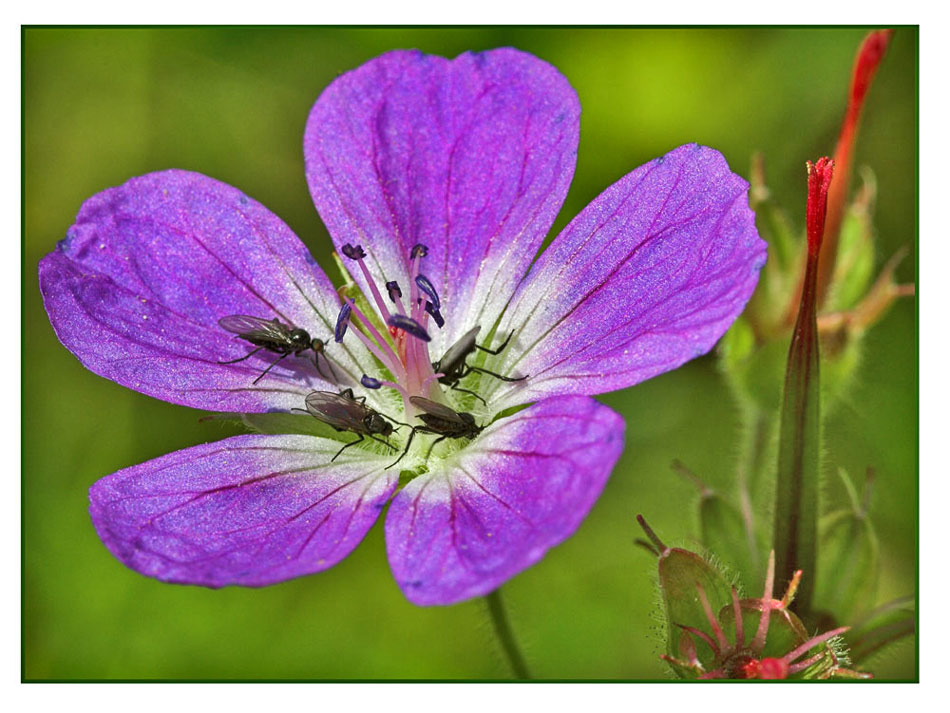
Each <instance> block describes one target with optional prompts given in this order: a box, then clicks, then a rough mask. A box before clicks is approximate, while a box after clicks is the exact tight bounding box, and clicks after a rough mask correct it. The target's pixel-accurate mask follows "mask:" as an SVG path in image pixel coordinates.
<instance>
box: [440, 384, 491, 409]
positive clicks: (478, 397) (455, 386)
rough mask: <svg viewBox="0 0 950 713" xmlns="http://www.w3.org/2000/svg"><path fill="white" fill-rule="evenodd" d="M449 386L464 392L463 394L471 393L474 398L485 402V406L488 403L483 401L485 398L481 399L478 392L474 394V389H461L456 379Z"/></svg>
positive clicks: (453, 389)
mask: <svg viewBox="0 0 950 713" xmlns="http://www.w3.org/2000/svg"><path fill="white" fill-rule="evenodd" d="M449 388H451V389H452V391H461V392H462V393H464V394H471V395H472V396H474V397H475V398H476V399H478V400H479V401H481V402H482V403H483V404H485V405H486V406H487V405H488V402H487V401H485V399H483V398H482V397H481V396H479V395H478V394H476V393H475V392H474V391H469V390H468V389H463V388H462V387H461V386H459V384H458V382H457V381H456V382H453V384H452V386H451V387H449Z"/></svg>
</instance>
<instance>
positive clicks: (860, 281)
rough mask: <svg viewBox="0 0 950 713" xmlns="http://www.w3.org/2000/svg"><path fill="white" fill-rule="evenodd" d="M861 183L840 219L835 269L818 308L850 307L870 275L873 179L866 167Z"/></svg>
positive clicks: (828, 309)
mask: <svg viewBox="0 0 950 713" xmlns="http://www.w3.org/2000/svg"><path fill="white" fill-rule="evenodd" d="M861 177H862V179H863V185H862V186H861V188H860V189H859V190H858V193H857V196H856V197H855V199H854V201H853V202H852V203H851V204H850V205H849V206H848V207H847V210H846V211H845V215H844V218H843V219H842V222H841V232H840V234H839V238H838V253H837V258H836V260H835V270H834V274H833V275H832V277H831V283H830V285H829V293H828V297H827V298H826V299H825V303H824V305H823V306H822V311H824V312H831V311H847V310H850V309H852V308H853V307H854V306H855V305H856V304H857V303H858V302H859V301H860V300H861V298H862V297H864V295H865V294H867V291H868V288H869V287H870V286H871V281H872V279H873V278H874V258H875V251H874V228H873V225H872V222H871V214H872V212H873V206H874V198H875V194H876V193H877V181H876V179H875V177H874V174H873V173H872V172H871V170H870V169H864V170H862V171H861Z"/></svg>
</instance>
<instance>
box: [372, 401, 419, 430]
mask: <svg viewBox="0 0 950 713" xmlns="http://www.w3.org/2000/svg"><path fill="white" fill-rule="evenodd" d="M363 399H364V400H365V399H366V397H365V396H364V397H363ZM379 415H380V416H382V417H383V418H385V419H386V420H387V421H392V422H393V423H398V424H399V425H400V426H409V428H412V425H411V424H408V423H403V422H402V421H397V420H396V419H394V418H393V417H392V416H387V415H386V414H384V413H381V414H379Z"/></svg>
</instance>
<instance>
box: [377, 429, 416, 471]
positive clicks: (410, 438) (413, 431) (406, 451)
mask: <svg viewBox="0 0 950 713" xmlns="http://www.w3.org/2000/svg"><path fill="white" fill-rule="evenodd" d="M415 435H416V429H415V428H413V429H412V430H411V431H410V432H409V439H408V440H407V441H406V447H405V448H404V449H403V451H402V453H400V454H399V457H398V458H397V459H396V460H394V461H393V462H392V463H390V464H389V465H387V466H386V467H385V468H384V470H389V469H390V468H392V467H393V466H394V465H396V463H398V462H399V461H401V460H402V457H403V456H404V455H406V453H408V452H409V446H411V445H412V439H413V438H415Z"/></svg>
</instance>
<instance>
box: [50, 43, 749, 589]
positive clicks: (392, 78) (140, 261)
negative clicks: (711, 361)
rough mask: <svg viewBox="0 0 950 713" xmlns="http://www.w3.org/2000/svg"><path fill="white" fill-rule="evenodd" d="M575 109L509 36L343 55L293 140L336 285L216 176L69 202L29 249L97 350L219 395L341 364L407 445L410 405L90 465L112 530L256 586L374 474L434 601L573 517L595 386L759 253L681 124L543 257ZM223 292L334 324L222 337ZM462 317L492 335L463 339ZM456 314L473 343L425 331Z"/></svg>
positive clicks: (176, 572)
mask: <svg viewBox="0 0 950 713" xmlns="http://www.w3.org/2000/svg"><path fill="white" fill-rule="evenodd" d="M579 114H580V107H579V105H578V101H577V97H576V95H575V93H574V91H573V90H572V89H571V87H570V85H569V84H568V82H567V80H566V79H565V78H564V77H563V76H561V75H560V74H559V73H558V72H557V70H555V69H554V68H553V67H551V66H550V65H548V64H546V63H545V62H542V61H540V60H538V59H537V58H535V57H533V56H531V55H528V54H525V53H522V52H519V51H516V50H513V49H497V50H492V51H489V52H484V53H481V54H464V55H461V56H460V57H458V58H456V59H455V60H446V59H443V58H441V57H433V56H428V55H424V54H421V53H419V52H406V51H397V52H390V53H388V54H385V55H383V56H381V57H378V58H376V59H374V60H372V61H370V62H368V63H367V64H365V65H363V66H362V67H360V68H358V69H356V70H354V71H352V72H349V73H347V74H345V75H343V76H341V77H340V78H338V79H337V80H336V81H334V82H333V84H331V85H330V86H329V87H328V88H327V89H326V90H325V91H324V92H323V94H322V95H321V96H320V98H319V99H318V100H317V102H316V104H315V105H314V107H313V109H312V111H311V113H310V117H309V120H308V122H307V128H306V134H305V136H304V155H305V159H306V174H307V181H308V183H309V186H310V191H311V194H312V195H313V199H314V203H315V204H316V207H317V210H318V211H319V213H320V215H321V217H322V218H323V220H324V222H325V223H326V225H327V227H328V229H329V231H330V234H331V236H332V237H333V240H334V243H335V245H336V246H337V249H338V250H339V251H340V252H341V253H342V254H343V255H344V256H345V257H344V258H343V260H344V264H345V265H346V266H347V268H348V269H349V270H350V272H351V274H352V276H353V282H355V284H356V286H358V288H359V289H358V290H357V289H356V288H351V289H349V290H346V291H344V293H343V294H345V301H343V302H341V299H340V297H339V296H338V293H337V291H336V290H335V289H334V287H333V286H332V285H331V283H330V281H329V280H328V279H327V277H326V276H325V275H324V273H323V272H322V271H321V269H320V268H319V267H318V266H317V265H316V264H315V263H314V262H313V259H312V258H311V257H310V255H309V254H308V253H307V251H306V249H305V248H304V246H303V245H302V244H301V242H300V241H299V240H298V239H297V238H296V236H294V234H293V233H292V232H291V231H290V229H289V228H288V227H287V226H286V225H285V224H284V223H282V222H281V221H280V220H279V219H278V218H277V217H276V216H274V215H273V214H272V213H270V212H269V211H268V210H267V209H265V208H264V207H263V206H261V205H260V204H258V203H256V202H255V201H254V200H252V199H250V198H248V197H247V196H245V195H243V194H242V193H241V192H240V191H238V190H237V189H235V188H231V187H229V186H226V185H224V184H221V183H218V182H217V181H214V180H212V179H210V178H207V177H205V176H202V175H199V174H195V173H189V172H185V171H165V172H161V173H153V174H149V175H146V176H142V177H139V178H133V179H132V180H130V181H129V182H128V183H126V184H125V185H123V186H120V187H118V188H113V189H110V190H107V191H104V192H102V193H100V194H98V195H96V196H94V197H92V198H91V199H89V200H88V201H87V202H86V203H85V204H84V205H83V206H82V209H81V210H80V212H79V216H78V218H77V220H76V223H75V225H73V227H72V228H70V230H69V232H68V234H67V236H66V239H65V240H63V241H62V242H61V243H60V244H59V246H58V247H57V249H56V250H55V251H54V252H52V253H50V254H49V255H47V256H46V257H45V258H44V259H43V260H42V261H41V263H40V269H39V271H40V284H41V288H42V292H43V297H44V300H45V304H46V309H47V312H48V313H49V316H50V321H51V322H52V324H53V327H54V329H55V330H56V333H57V335H58V337H59V339H60V340H61V341H62V342H63V344H64V345H65V346H66V347H67V348H68V349H70V350H71V351H72V352H73V353H74V354H75V355H76V356H77V357H78V358H79V359H80V361H82V363H83V364H85V365H86V366H87V367H88V368H89V369H91V370H92V371H94V372H96V373H97V374H100V375H102V376H105V377H107V378H110V379H112V380H114V381H116V382H118V383H120V384H124V385H125V386H128V387H130V388H133V389H136V390H137V391H141V392H143V393H146V394H150V395H152V396H155V397H157V398H161V399H165V400H167V401H171V402H174V403H179V404H184V405H186V406H192V407H195V408H201V409H208V410H214V411H229V412H239V413H266V412H274V411H277V412H288V411H290V410H291V409H302V408H304V404H305V398H306V397H307V395H308V394H310V393H311V392H313V391H325V392H327V391H329V392H333V393H337V392H340V391H341V389H344V388H351V389H353V392H354V395H355V396H356V397H357V398H365V407H366V409H367V410H366V411H362V410H361V409H362V407H353V408H354V409H355V410H356V412H358V413H372V412H373V411H375V412H378V413H380V414H382V415H383V416H386V417H389V418H390V419H392V420H395V421H397V422H405V423H411V424H413V425H415V426H422V427H423V428H422V429H420V430H418V431H417V432H416V433H415V437H414V440H413V443H412V445H411V448H409V450H408V451H407V452H406V453H405V455H404V456H403V457H402V460H401V461H400V464H399V468H392V467H389V466H390V465H391V464H392V463H393V461H394V459H395V457H397V455H398V453H399V452H402V451H403V449H404V448H405V446H406V442H407V439H408V438H409V436H410V434H411V432H410V429H409V428H407V427H406V426H401V427H399V428H398V429H397V430H395V431H394V432H392V433H391V435H389V437H388V441H387V440H386V439H384V438H380V437H379V436H377V438H379V440H380V441H384V442H383V443H380V442H377V441H376V440H373V439H371V438H364V440H363V441H362V442H361V443H359V444H358V445H355V446H354V447H352V448H346V449H345V450H343V451H342V452H340V449H341V447H342V446H343V445H344V444H346V443H350V442H352V441H354V440H356V439H355V436H356V435H357V434H355V433H353V432H348V431H343V432H339V433H337V432H336V431H332V430H331V429H329V428H325V429H324V430H322V431H319V435H286V434H255V435H244V436H237V437H234V438H228V439H226V440H223V441H220V442H217V443H209V444H206V445H202V446H197V447H194V448H189V449H186V450H183V451H179V452H177V453H172V454H169V455H167V456H164V457H161V458H158V459H156V460H154V461H150V462H148V463H143V464H142V465H138V466H134V467H132V468H127V469H125V470H122V471H119V472H117V473H114V474H112V475H110V476H107V477H106V478H103V479H102V480H100V481H99V482H98V483H96V484H95V485H94V486H93V487H92V489H91V490H90V500H91V506H90V511H91V514H92V520H93V523H94V524H95V527H96V530H97V531H98V533H99V536H100V537H101V538H102V540H103V542H104V543H105V544H106V546H107V547H108V548H109V549H110V550H111V551H112V552H113V553H114V554H115V555H116V556H117V557H118V558H119V559H120V560H122V562H124V563H125V564H127V565H128V566H129V567H132V568H133V569H135V570H137V571H139V572H141V573H143V574H146V575H148V576H151V577H156V578H158V579H161V580H164V581H169V582H182V583H190V584H201V585H205V586H210V587H219V586H223V585H228V584H242V585H248V586H261V585H266V584H272V583H274V582H279V581H281V580H284V579H288V578H291V577H296V576H300V575H303V574H309V573H312V572H318V571H320V570H323V569H326V568H328V567H331V566H332V565H334V564H335V563H337V562H339V561H340V560H341V559H343V558H344V557H345V556H346V555H347V554H349V553H350V551H351V550H352V549H353V548H354V547H355V546H356V544H357V543H358V542H359V541H360V539H361V538H362V537H363V536H364V535H365V534H366V532H367V530H368V529H369V528H370V527H371V526H372V524H373V523H374V522H375V520H376V518H377V516H378V515H379V512H380V510H381V509H382V508H383V506H384V505H385V503H386V502H387V501H389V500H390V498H392V504H391V506H390V508H389V512H388V514H387V516H386V523H385V526H386V542H387V551H388V555H389V561H390V564H391V566H392V570H393V573H394V575H395V577H396V580H397V582H398V583H399V586H400V587H401V588H402V590H403V592H404V593H405V594H406V596H407V597H408V598H409V599H410V600H411V601H413V602H415V603H416V604H449V603H453V602H457V601H460V600H463V599H467V598H469V597H474V596H477V595H482V594H485V593H487V592H490V591H491V590H493V589H494V588H496V587H498V586H499V585H500V584H501V583H502V582H504V581H505V580H507V579H508V578H510V577H512V576H513V575H514V574H516V573H517V572H519V571H521V570H523V569H525V568H526V567H529V566H530V565H532V564H534V563H535V562H537V561H538V560H540V559H541V557H543V556H544V553H545V552H546V550H547V549H548V548H550V547H552V546H554V545H556V544H558V543H560V542H561V541H563V540H564V539H565V538H567V537H568V536H569V535H570V534H572V533H573V532H574V530H576V528H577V527H578V526H579V525H580V522H581V521H582V520H583V518H584V516H585V515H586V514H587V512H588V511H589V510H590V508H591V506H592V505H593V503H594V501H595V500H596V499H597V497H598V495H599V494H600V492H601V490H602V489H603V486H604V484H605V482H606V479H607V476H608V475H609V473H610V471H611V469H612V468H613V466H614V464H615V463H616V461H617V458H618V457H619V455H620V452H621V449H622V439H623V422H622V420H621V418H620V417H619V416H618V415H617V414H615V413H614V412H612V411H611V410H610V409H608V408H606V407H604V406H601V405H600V404H598V403H597V402H595V401H594V400H593V399H591V398H590V395H591V394H599V393H603V392H605V391H610V390H613V389H620V388H624V387H627V386H631V385H633V384H636V383H638V382H640V381H643V380H644V379H648V378H650V377H652V376H654V375H656V374H659V373H662V372H664V371H667V370H669V369H674V368H676V367H678V366H679V365H681V364H683V363H684V362H686V361H688V360H689V359H692V358H693V357H696V356H699V355H701V354H703V353H705V352H707V351H708V350H709V349H710V348H711V347H712V346H713V344H714V343H715V342H716V340H717V339H718V338H719V337H720V336H721V335H722V334H723V332H724V331H725V330H726V329H727V328H728V327H729V325H730V324H731V323H732V321H733V320H734V319H735V318H736V316H737V315H738V314H739V312H740V311H741V310H742V308H743V305H744V304H745V303H746V301H747V300H748V298H749V296H750V295H751V294H752V291H753V289H754V287H755V284H756V281H757V279H758V272H759V269H760V268H761V266H762V264H763V263H764V261H765V246H764V243H763V242H762V241H761V240H759V238H758V236H757V234H756V230H755V226H754V223H753V215H752V212H751V211H750V209H749V207H748V201H747V188H748V186H747V184H746V182H745V181H744V180H742V179H741V178H739V177H738V176H736V175H734V174H733V173H731V172H730V171H729V168H728V166H727V165H726V162H725V160H724V159H723V157H722V156H721V155H720V154H719V153H718V152H716V151H714V150H712V149H709V148H705V147H701V146H696V145H687V146H681V147H680V148H678V149H675V150H673V151H671V152H670V153H669V154H667V155H666V156H664V157H662V158H658V159H655V160H653V161H651V162H650V163H649V164H647V165H645V166H641V167H640V168H638V169H637V170H635V171H633V172H632V173H630V174H628V175H627V176H625V177H623V178H622V179H620V180H619V181H618V182H617V183H615V184H614V185H613V186H611V187H610V188H608V189H607V190H606V191H605V192H604V193H603V194H601V195H600V196H599V197H598V198H597V199H595V200H594V201H593V202H592V203H591V204H590V205H589V206H588V207H587V208H586V209H585V210H584V211H583V212H581V214H580V215H578V216H577V217H576V218H575V219H574V220H573V221H572V222H571V223H570V225H568V226H567V227H566V228H565V229H564V230H563V231H562V232H561V234H560V235H559V236H557V237H556V238H555V239H554V241H553V242H552V243H551V245H550V246H549V247H548V248H547V249H546V250H545V251H544V252H543V253H542V254H541V255H540V256H538V257H537V260H535V257H536V255H537V252H538V250H539V248H540V246H541V242H542V240H543V239H544V236H545V234H546V233H547V231H548V230H549V229H550V227H551V224H552V223H553V221H554V218H555V216H556V215H557V212H558V210H559V208H560V206H561V203H562V201H563V200H564V196H565V194H566V193H567V190H568V186H569V184H570V180H571V176H572V174H573V171H574V164H575V157H576V154H577V143H578V125H579V124H578V122H579ZM235 315H245V316H248V317H252V318H253V320H251V321H252V323H253V322H255V321H256V323H259V324H260V323H264V324H269V325H274V326H273V327H268V329H271V331H273V330H277V331H280V330H284V331H285V332H289V331H290V330H291V329H302V330H304V331H305V332H306V333H307V334H306V335H304V336H306V337H308V338H316V339H320V340H323V341H322V342H320V345H321V346H322V345H323V343H324V342H325V343H326V345H325V347H322V353H321V354H320V355H319V356H317V351H316V348H315V349H314V350H309V349H307V345H308V343H309V342H308V341H307V339H304V338H303V336H301V337H300V339H301V340H302V341H299V345H302V349H301V350H299V351H297V350H296V347H295V348H294V350H293V351H291V350H289V349H285V350H284V351H283V352H281V351H280V350H279V349H277V348H274V346H273V345H271V347H267V346H266V345H265V346H264V347H262V348H260V349H259V350H258V351H257V352H255V353H254V354H253V356H251V357H249V358H247V359H243V360H242V357H244V356H246V355H247V354H248V353H250V352H251V351H252V350H253V349H255V348H256V346H260V343H259V341H258V342H253V343H252V342H251V341H250V338H247V335H245V338H241V337H237V338H236V337H235V334H233V333H232V332H231V331H228V330H227V329H225V328H223V327H222V325H221V324H219V321H220V320H222V319H223V318H226V317H231V318H232V319H230V320H225V324H227V325H234V324H237V323H241V324H243V323H245V322H246V321H247V320H243V319H242V320H236V319H234V316H235ZM275 319H276V320H277V322H273V321H272V320H275ZM475 327H480V330H479V331H478V333H477V340H478V341H477V344H478V345H479V346H483V347H485V348H487V349H489V350H491V352H497V354H494V353H490V352H488V351H483V350H482V349H479V348H476V347H475V346H474V342H473V340H472V339H471V335H470V334H469V332H470V330H473V329H474V328H475ZM232 331H234V330H233V329H232ZM265 331H266V330H265ZM466 335H468V336H466ZM334 337H335V338H336V339H335V341H334ZM463 337H465V339H464V340H463V342H462V347H463V348H460V349H457V350H455V353H456V355H457V354H458V353H459V352H460V351H461V352H463V353H465V358H464V359H462V360H461V361H459V360H458V359H454V358H443V357H444V356H446V351H447V350H449V348H450V347H451V346H452V345H453V344H456V343H457V342H458V341H459V340H460V339H463ZM466 340H467V341H466ZM295 344H298V342H295ZM502 346H504V348H503V349H502V348H501V347H502ZM469 351H470V352H471V353H468V352H469ZM449 356H452V354H451V353H450V355H449ZM315 357H316V358H315ZM278 358H279V361H277V359H278ZM433 362H435V363H436V364H437V365H438V366H439V368H440V371H439V372H436V371H434V369H433ZM450 362H451V363H450ZM453 365H454V366H455V367H458V368H457V369H455V371H454V372H453V373H447V372H449V371H450V369H449V368H448V367H449V366H453ZM269 367H270V370H269V371H268V372H267V373H266V374H263V372H264V371H265V370H267V369H268V368H269ZM470 367H474V368H475V369H474V370H472V369H471V368H470ZM440 375H441V376H440ZM440 378H441V379H442V381H441V382H440V381H439V379H440ZM419 397H422V398H423V399H429V400H431V401H436V402H438V403H440V404H441V405H442V407H443V408H444V407H449V408H451V409H453V411H456V412H465V413H469V414H471V415H470V416H467V417H464V416H458V417H457V419H456V421H458V422H459V423H464V424H467V425H466V426H465V428H468V427H469V426H471V428H472V430H471V431H469V432H467V435H466V436H465V437H453V436H452V434H448V436H449V437H445V438H443V437H442V436H444V435H446V433H445V428H446V427H445V424H444V423H443V422H441V421H432V420H431V419H430V420H425V424H424V423H423V419H420V418H419V416H420V415H421V416H426V415H429V416H430V417H431V418H434V417H432V416H431V414H428V413H427V411H426V407H425V404H428V403H429V402H426V401H421V402H420V401H419V400H418V399H419ZM532 402H536V403H534V405H531V406H528V407H527V408H523V409H522V410H518V411H515V412H514V413H513V415H502V414H512V412H513V407H522V406H524V405H525V404H529V403H532ZM430 408H436V407H430ZM443 414H444V412H443ZM450 415H451V412H450ZM283 418H285V419H291V418H292V419H295V421H296V422H299V423H304V422H306V423H309V424H311V425H313V426H314V427H319V426H320V424H318V423H317V421H315V420H314V419H312V418H311V417H310V416H309V415H294V416H285V417H283ZM449 420H450V422H451V421H452V419H449ZM432 424H435V426H433V425H432ZM440 424H441V425H440ZM450 425H451V424H450ZM456 425H458V423H456ZM481 427H484V430H480V429H481ZM440 429H441V430H440ZM463 430H464V429H463ZM377 433H382V431H378V432H377ZM472 435H474V438H471V437H469V436H472ZM437 441H438V442H437ZM430 451H431V452H430ZM337 454H338V457H337ZM400 471H401V472H402V474H403V476H404V478H407V477H408V478H409V479H408V482H406V484H405V486H404V487H403V488H402V489H401V490H399V491H398V492H396V491H397V486H398V484H399V476H400ZM404 482H405V481H404ZM394 493H395V496H394V497H393V494H394Z"/></svg>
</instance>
